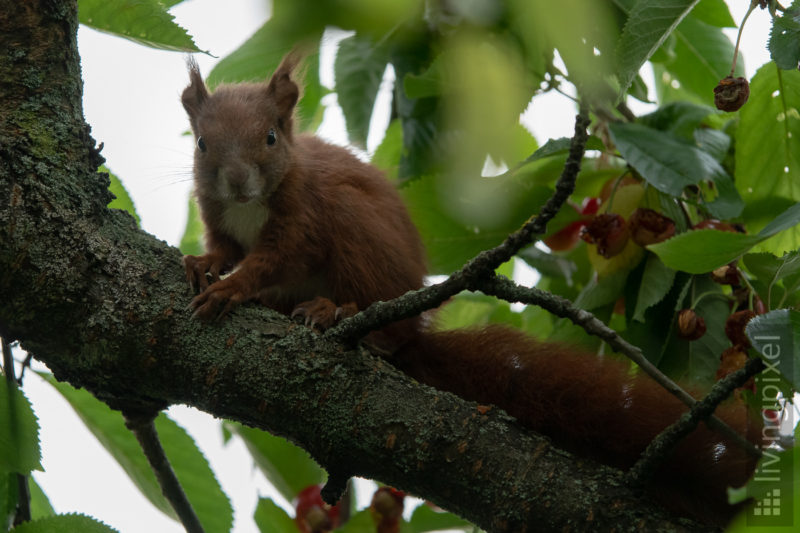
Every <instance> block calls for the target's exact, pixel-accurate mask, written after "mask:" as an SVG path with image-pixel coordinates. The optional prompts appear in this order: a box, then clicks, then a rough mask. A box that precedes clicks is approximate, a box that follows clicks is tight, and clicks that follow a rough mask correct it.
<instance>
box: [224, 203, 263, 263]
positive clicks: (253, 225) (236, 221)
mask: <svg viewBox="0 0 800 533" xmlns="http://www.w3.org/2000/svg"><path fill="white" fill-rule="evenodd" d="M267 219H269V209H267V208H266V207H264V206H263V205H261V204H259V203H258V202H248V203H246V204H239V203H230V204H228V205H227V206H226V207H225V210H224V211H223V213H222V229H223V231H224V232H225V233H227V234H228V235H230V236H231V237H233V238H234V239H235V240H236V242H238V243H239V244H240V245H241V246H242V248H244V251H245V252H249V251H250V249H251V248H252V247H253V246H255V244H256V241H257V240H258V236H259V235H260V234H261V230H262V229H263V227H264V224H266V223H267Z"/></svg>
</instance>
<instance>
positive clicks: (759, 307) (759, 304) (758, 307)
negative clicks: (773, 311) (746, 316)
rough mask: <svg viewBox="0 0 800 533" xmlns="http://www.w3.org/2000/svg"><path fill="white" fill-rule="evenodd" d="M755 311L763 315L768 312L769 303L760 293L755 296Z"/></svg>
mask: <svg viewBox="0 0 800 533" xmlns="http://www.w3.org/2000/svg"><path fill="white" fill-rule="evenodd" d="M753 311H755V312H756V314H757V315H763V314H764V313H766V312H767V305H766V304H765V303H764V300H762V299H761V298H760V297H759V296H758V295H756V297H755V298H753Z"/></svg>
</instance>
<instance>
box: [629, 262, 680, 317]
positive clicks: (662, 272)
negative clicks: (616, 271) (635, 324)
mask: <svg viewBox="0 0 800 533" xmlns="http://www.w3.org/2000/svg"><path fill="white" fill-rule="evenodd" d="M675 274H676V272H675V271H674V270H672V269H671V268H669V267H667V266H665V265H664V263H662V262H661V261H660V260H659V259H658V257H657V256H656V255H653V254H650V255H649V257H648V258H647V264H646V265H645V269H644V274H643V275H642V283H641V285H640V287H639V293H638V295H637V299H636V308H635V309H634V311H633V319H634V320H638V321H640V322H644V313H645V311H647V310H648V309H649V308H650V307H652V306H654V305H656V304H657V303H659V302H660V301H661V300H663V299H664V297H665V296H666V295H667V293H669V291H670V289H671V288H672V284H673V282H674V281H675Z"/></svg>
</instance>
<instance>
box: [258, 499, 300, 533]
mask: <svg viewBox="0 0 800 533" xmlns="http://www.w3.org/2000/svg"><path fill="white" fill-rule="evenodd" d="M253 520H255V522H256V525H257V526H258V529H259V531H261V532H262V533H297V531H298V529H297V524H295V523H294V520H293V519H292V517H291V516H289V515H288V514H287V513H286V511H284V510H283V509H282V508H281V507H279V506H278V504H276V503H275V502H273V501H272V500H270V499H269V498H259V499H258V505H257V506H256V510H255V512H254V513H253Z"/></svg>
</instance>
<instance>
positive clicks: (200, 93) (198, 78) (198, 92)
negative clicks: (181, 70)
mask: <svg viewBox="0 0 800 533" xmlns="http://www.w3.org/2000/svg"><path fill="white" fill-rule="evenodd" d="M186 66H187V67H188V69H189V86H188V87H186V88H185V89H184V90H183V94H181V103H183V108H184V109H185V110H186V112H187V113H188V114H189V119H190V120H191V122H192V127H194V122H195V119H196V117H197V115H198V114H199V113H200V109H201V108H202V107H203V104H204V103H205V101H206V99H208V89H207V88H206V84H205V82H203V76H202V75H201V74H200V68H199V67H198V66H197V62H196V61H195V60H194V58H193V57H189V58H188V59H187V60H186Z"/></svg>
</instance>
